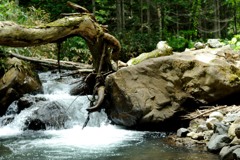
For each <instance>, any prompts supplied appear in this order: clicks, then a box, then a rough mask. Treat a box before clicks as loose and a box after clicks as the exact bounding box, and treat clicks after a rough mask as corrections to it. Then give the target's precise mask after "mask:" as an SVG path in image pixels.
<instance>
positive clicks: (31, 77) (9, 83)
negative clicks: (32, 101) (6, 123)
mask: <svg viewBox="0 0 240 160" xmlns="http://www.w3.org/2000/svg"><path fill="white" fill-rule="evenodd" d="M7 64H8V66H7V68H5V74H4V75H0V104H1V106H0V116H1V115H3V114H5V112H6V110H7V108H8V106H9V105H10V104H11V103H12V102H13V101H14V100H16V99H18V98H20V97H21V96H22V95H23V94H26V93H33V92H39V91H41V90H42V85H41V82H40V80H39V77H38V75H37V74H36V73H34V72H32V70H31V67H30V65H28V64H27V63H24V62H23V61H21V60H19V59H17V58H12V59H8V62H7Z"/></svg>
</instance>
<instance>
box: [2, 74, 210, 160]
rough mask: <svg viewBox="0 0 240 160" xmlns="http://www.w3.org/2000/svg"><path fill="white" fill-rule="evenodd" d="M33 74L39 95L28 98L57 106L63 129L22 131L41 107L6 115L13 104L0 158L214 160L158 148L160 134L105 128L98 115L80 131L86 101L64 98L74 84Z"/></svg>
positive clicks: (103, 118) (104, 119)
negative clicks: (40, 88) (39, 87)
mask: <svg viewBox="0 0 240 160" xmlns="http://www.w3.org/2000/svg"><path fill="white" fill-rule="evenodd" d="M39 76H40V79H41V81H42V83H43V88H44V94H38V95H30V96H33V97H44V98H45V99H47V100H48V101H55V102H58V103H60V104H61V105H62V106H64V108H65V113H66V114H67V115H68V117H69V119H68V120H67V122H66V123H65V128H61V129H57V130H56V129H47V130H40V131H32V130H24V127H25V121H26V119H27V118H29V117H31V116H32V115H33V113H34V111H35V110H36V109H37V108H38V107H41V105H38V103H36V104H33V105H32V106H31V107H29V108H26V109H24V110H22V111H21V112H20V113H19V114H12V113H15V112H14V111H15V110H17V108H16V107H17V102H13V103H12V104H11V105H10V106H9V109H8V114H7V115H5V116H3V117H0V159H2V160H5V159H6V160H55V159H57V160H62V159H66V160H71V159H76V160H93V159H94V160H95V159H97V160H108V159H109V160H113V159H114V160H118V159H119V160H122V159H126V160H135V159H136V160H139V159H141V160H145V159H152V160H155V159H156V160H159V159H160V160H161V159H162V160H165V159H185V158H186V157H188V159H198V160H199V159H204V160H207V159H214V157H212V155H209V154H206V153H198V152H196V153H193V152H192V151H188V150H180V149H177V148H174V147H170V146H168V145H166V144H164V143H163V142H162V140H163V137H164V136H165V133H160V132H141V131H132V130H126V129H123V128H121V127H119V126H115V125H111V124H110V123H109V121H108V118H107V115H106V114H105V113H104V111H101V112H95V113H92V114H91V116H90V121H89V123H88V125H87V126H86V127H85V128H84V129H82V126H83V123H84V121H85V120H86V118H87V114H88V113H87V111H86V108H87V107H89V103H90V102H89V98H91V97H90V96H78V97H77V96H71V95H69V90H70V88H71V85H70V84H71V82H73V81H75V79H73V78H72V77H66V78H62V79H61V80H59V79H58V78H59V75H58V74H53V73H51V72H45V73H40V74H39ZM8 116H10V117H11V116H14V119H13V121H12V122H11V123H9V124H7V125H3V123H2V121H3V120H4V119H6V117H8ZM200 155H201V156H200ZM176 156H177V157H178V158H176ZM189 157H190V158H189ZM194 157H195V158H194Z"/></svg>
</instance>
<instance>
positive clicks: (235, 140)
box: [230, 137, 240, 146]
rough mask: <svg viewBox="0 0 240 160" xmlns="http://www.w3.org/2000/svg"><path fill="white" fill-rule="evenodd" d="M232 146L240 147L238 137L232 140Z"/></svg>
mask: <svg viewBox="0 0 240 160" xmlns="http://www.w3.org/2000/svg"><path fill="white" fill-rule="evenodd" d="M230 145H231V146H234V145H240V139H238V138H237V137H234V139H233V140H232V142H231V143H230Z"/></svg>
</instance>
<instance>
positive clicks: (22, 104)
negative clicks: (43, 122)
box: [17, 94, 46, 113]
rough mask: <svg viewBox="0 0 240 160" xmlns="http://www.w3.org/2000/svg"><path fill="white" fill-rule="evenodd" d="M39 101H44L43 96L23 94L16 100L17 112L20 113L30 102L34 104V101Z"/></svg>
mask: <svg viewBox="0 0 240 160" xmlns="http://www.w3.org/2000/svg"><path fill="white" fill-rule="evenodd" d="M39 101H46V98H44V97H32V96H31V95H28V94H25V95H24V96H23V97H21V98H20V99H19V100H18V102H17V106H18V113H20V112H21V111H22V110H24V109H25V108H28V107H30V106H31V105H32V104H34V103H36V102H39Z"/></svg>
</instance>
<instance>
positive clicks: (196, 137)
mask: <svg viewBox="0 0 240 160" xmlns="http://www.w3.org/2000/svg"><path fill="white" fill-rule="evenodd" d="M187 137H191V138H192V139H194V140H203V139H204V135H203V133H202V132H200V133H195V132H190V133H188V134H187Z"/></svg>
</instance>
